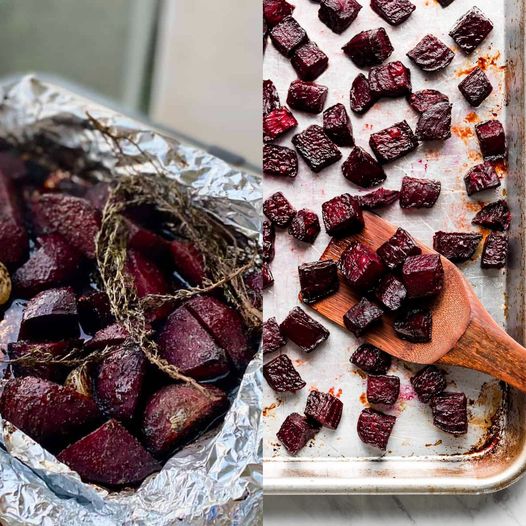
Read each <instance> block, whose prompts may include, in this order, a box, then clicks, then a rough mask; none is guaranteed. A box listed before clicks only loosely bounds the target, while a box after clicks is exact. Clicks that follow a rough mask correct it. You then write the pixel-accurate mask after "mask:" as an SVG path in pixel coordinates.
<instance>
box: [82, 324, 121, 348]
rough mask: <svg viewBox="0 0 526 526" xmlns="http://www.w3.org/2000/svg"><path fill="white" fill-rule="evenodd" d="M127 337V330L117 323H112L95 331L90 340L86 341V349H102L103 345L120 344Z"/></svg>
mask: <svg viewBox="0 0 526 526" xmlns="http://www.w3.org/2000/svg"><path fill="white" fill-rule="evenodd" d="M128 337H129V334H128V331H127V330H126V329H125V328H124V327H123V326H122V325H120V324H119V323H114V324H113V325H110V326H108V327H106V328H104V329H101V330H100V331H98V332H96V333H95V335H94V336H93V338H91V340H88V341H87V342H86V349H89V350H91V351H94V350H102V349H104V348H105V347H112V346H114V345H120V344H121V343H123V342H124V341H125V340H126V339H127V338H128Z"/></svg>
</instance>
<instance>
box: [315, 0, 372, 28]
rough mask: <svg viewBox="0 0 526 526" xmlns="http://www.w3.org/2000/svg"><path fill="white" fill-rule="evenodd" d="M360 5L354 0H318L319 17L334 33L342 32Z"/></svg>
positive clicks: (353, 17)
mask: <svg viewBox="0 0 526 526" xmlns="http://www.w3.org/2000/svg"><path fill="white" fill-rule="evenodd" d="M361 8H362V6H361V5H360V4H359V3H358V2H357V1H356V0H320V9H319V11H318V17H319V19H320V20H321V21H322V22H323V23H324V24H325V25H326V26H327V27H328V28H329V29H332V31H334V32H335V33H343V32H344V31H345V30H346V29H347V28H348V27H349V26H350V25H351V24H352V23H353V22H354V20H355V19H356V17H357V16H358V13H359V12H360V9H361Z"/></svg>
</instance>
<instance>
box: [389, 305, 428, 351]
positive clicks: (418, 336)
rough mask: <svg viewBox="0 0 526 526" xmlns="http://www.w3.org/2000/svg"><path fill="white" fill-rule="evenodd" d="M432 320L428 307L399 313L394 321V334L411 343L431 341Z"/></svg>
mask: <svg viewBox="0 0 526 526" xmlns="http://www.w3.org/2000/svg"><path fill="white" fill-rule="evenodd" d="M432 324H433V320H432V317H431V311H430V310H429V309H425V308H422V309H411V310H408V311H406V312H404V313H402V314H401V316H400V317H398V318H397V319H396V320H395V321H394V323H393V328H394V331H395V333H396V335H397V336H398V337H399V338H400V339H402V340H407V341H408V342H412V343H427V342H430V341H431V331H432Z"/></svg>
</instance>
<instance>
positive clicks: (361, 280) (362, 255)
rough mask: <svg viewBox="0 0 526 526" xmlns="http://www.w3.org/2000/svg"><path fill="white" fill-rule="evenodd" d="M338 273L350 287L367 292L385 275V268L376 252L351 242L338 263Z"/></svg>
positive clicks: (357, 242) (358, 243)
mask: <svg viewBox="0 0 526 526" xmlns="http://www.w3.org/2000/svg"><path fill="white" fill-rule="evenodd" d="M338 268H339V269H340V272H341V273H342V274H343V275H344V276H345V278H346V279H347V281H348V282H349V284H350V285H351V287H353V288H354V289H356V290H358V291H361V292H368V291H369V290H372V289H373V287H374V286H375V285H376V283H378V280H379V279H380V278H381V277H382V275H383V274H384V273H385V267H384V265H383V263H382V261H381V259H380V258H379V257H378V255H377V254H376V252H374V250H372V249H371V248H369V247H368V246H367V245H365V244H363V243H360V242H359V241H355V240H353V241H351V242H350V243H349V246H348V247H347V249H346V250H345V252H343V254H342V255H341V257H340V261H339V263H338Z"/></svg>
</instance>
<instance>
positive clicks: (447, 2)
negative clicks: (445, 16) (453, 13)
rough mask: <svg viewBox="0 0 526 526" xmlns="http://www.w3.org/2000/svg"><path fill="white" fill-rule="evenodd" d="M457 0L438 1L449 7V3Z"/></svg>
mask: <svg viewBox="0 0 526 526" xmlns="http://www.w3.org/2000/svg"><path fill="white" fill-rule="evenodd" d="M454 1H455V0H438V3H439V4H440V5H441V6H442V7H447V6H448V5H451V4H452V3H453V2H454Z"/></svg>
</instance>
